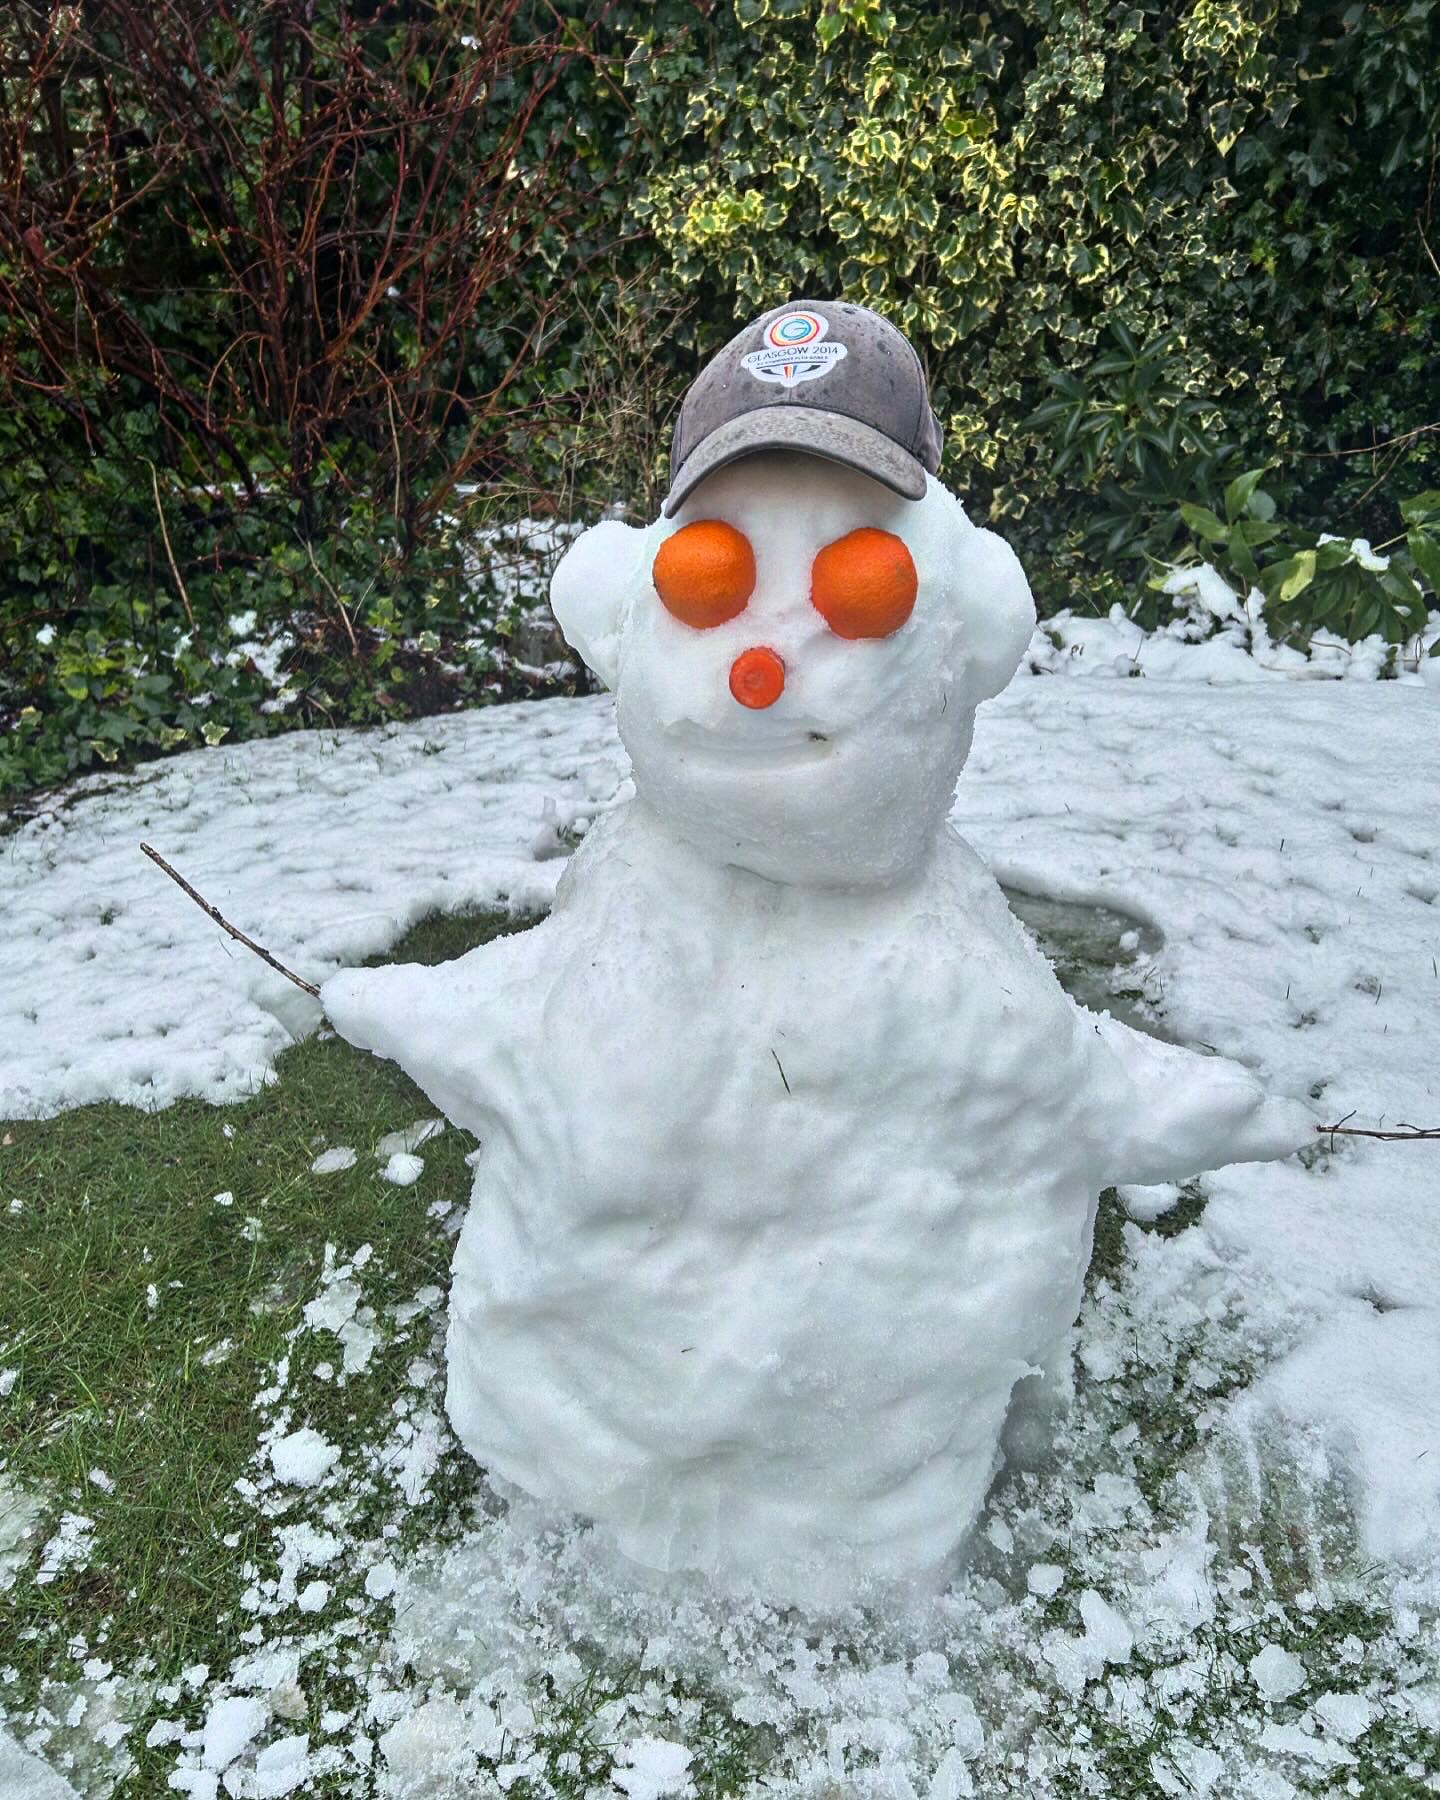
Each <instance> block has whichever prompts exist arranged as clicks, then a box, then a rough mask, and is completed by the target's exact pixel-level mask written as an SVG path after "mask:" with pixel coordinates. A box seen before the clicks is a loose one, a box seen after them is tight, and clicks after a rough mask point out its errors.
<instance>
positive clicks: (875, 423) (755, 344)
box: [664, 300, 941, 518]
mask: <svg viewBox="0 0 1440 1800" xmlns="http://www.w3.org/2000/svg"><path fill="white" fill-rule="evenodd" d="M940 442H941V438H940V421H939V420H938V419H937V418H936V417H935V414H934V413H933V412H932V411H931V410H930V390H929V387H928V385H927V384H926V380H925V371H924V370H923V369H922V368H921V366H920V358H919V357H918V356H917V355H916V354H915V351H914V349H913V348H912V347H911V344H910V340H909V339H908V338H906V337H904V336H903V335H902V334H901V333H900V332H899V331H897V330H896V329H895V327H894V326H893V325H892V324H891V323H890V321H889V320H888V319H882V318H881V317H880V315H879V313H876V312H871V311H870V309H869V307H868V306H854V305H852V304H851V303H850V302H849V301H848V300H792V301H790V302H789V303H788V304H787V305H785V306H776V307H773V308H772V309H771V310H770V311H769V312H767V313H764V314H762V315H761V317H760V318H758V319H756V320H755V321H754V323H753V324H750V325H747V326H746V327H745V329H744V330H743V331H741V332H738V333H737V334H736V335H735V336H734V337H733V338H731V340H730V342H729V343H728V344H727V345H726V346H725V348H724V349H723V350H721V351H720V352H719V353H718V354H717V355H715V356H713V357H712V358H711V359H710V361H709V362H708V363H706V365H705V367H704V368H703V369H702V370H701V371H700V373H699V375H698V376H697V377H696V378H695V381H694V382H693V383H692V385H691V388H690V391H689V393H687V394H686V396H685V399H684V402H683V404H682V405H681V408H680V418H679V420H678V422H677V424H676V426H675V437H674V440H673V442H672V444H671V446H670V492H669V493H668V494H667V495H666V496H665V506H664V512H665V516H666V518H669V517H670V516H671V514H673V513H674V511H675V509H676V508H677V507H678V506H679V505H680V503H681V502H682V501H683V500H684V499H685V497H686V495H687V494H689V493H690V491H691V490H692V489H693V488H694V487H695V485H696V484H697V483H698V482H700V481H703V480H704V479H705V477H706V476H707V475H710V474H713V473H714V471H715V470H716V469H722V468H724V466H725V465H726V463H732V462H735V461H737V460H738V459H739V458H740V457H742V456H752V455H754V453H755V452H756V451H757V450H802V451H805V452H807V453H808V454H809V455H811V456H823V457H825V458H827V459H828V460H829V461H830V462H837V463H844V464H845V465H846V466H847V467H848V468H852V469H859V470H860V471H861V472H862V474H865V475H873V476H874V478H875V479H876V480H877V481H881V482H884V484H885V486H886V487H888V488H891V489H892V490H893V491H894V492H895V493H897V494H901V495H903V496H904V498H905V499H907V500H920V499H923V498H924V494H925V475H926V471H927V470H928V471H929V472H930V474H932V475H933V474H934V473H935V472H936V470H937V469H938V468H939V467H940Z"/></svg>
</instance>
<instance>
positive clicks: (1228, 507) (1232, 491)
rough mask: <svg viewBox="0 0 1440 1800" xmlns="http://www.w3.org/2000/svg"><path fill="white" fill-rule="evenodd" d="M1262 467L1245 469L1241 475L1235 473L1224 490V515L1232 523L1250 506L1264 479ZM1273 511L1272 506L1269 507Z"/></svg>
mask: <svg viewBox="0 0 1440 1800" xmlns="http://www.w3.org/2000/svg"><path fill="white" fill-rule="evenodd" d="M1264 476H1265V471H1264V469H1247V470H1246V472H1245V473H1244V474H1243V475H1237V476H1236V477H1235V479H1234V480H1233V481H1232V482H1231V483H1230V485H1229V487H1227V488H1226V490H1225V517H1226V518H1227V519H1229V520H1230V521H1231V523H1232V524H1233V523H1234V521H1235V520H1236V519H1238V518H1239V517H1240V515H1241V514H1242V513H1244V512H1247V511H1248V510H1249V507H1250V501H1251V498H1252V496H1253V495H1254V493H1255V490H1256V488H1258V487H1259V485H1260V483H1261V481H1262V480H1263V479H1264ZM1271 512H1272V513H1273V512H1274V507H1273V506H1272V507H1271Z"/></svg>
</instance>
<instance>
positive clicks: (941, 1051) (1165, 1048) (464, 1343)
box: [322, 301, 1313, 1606]
mask: <svg viewBox="0 0 1440 1800" xmlns="http://www.w3.org/2000/svg"><path fill="white" fill-rule="evenodd" d="M939 460H940V432H939V427H938V423H937V421H936V420H935V418H934V415H933V414H932V412H931V410H930V404H929V399H928V394H927V390H926V384H925V378H924V374H923V371H922V369H921V367H920V364H919V361H918V359H917V357H916V355H915V353H914V351H913V350H912V348H911V347H910V345H909V343H908V342H907V341H906V340H905V338H904V337H903V336H901V334H900V333H899V332H898V331H897V330H895V329H894V327H893V326H891V325H890V324H888V323H887V322H886V321H885V320H883V319H881V318H880V317H879V316H878V315H876V314H874V313H872V312H870V311H868V310H866V309H865V308H862V307H858V306H853V305H849V304H845V303H839V302H832V301H803V302H796V303H793V304H791V305H789V306H785V307H781V308H779V309H777V310H775V311H772V312H769V313H767V314H765V315H764V317H762V318H761V319H759V320H757V321H756V322H755V323H754V324H752V325H750V326H748V327H747V328H746V329H745V330H744V331H742V332H741V333H740V334H739V335H738V336H737V337H736V338H735V339H733V340H732V342H731V343H730V344H729V345H728V346H727V347H726V348H725V349H724V350H722V351H721V352H720V353H719V354H718V355H717V356H716V357H715V359H714V360H713V361H712V362H711V363H710V364H709V365H708V366H707V367H706V368H705V370H704V371H703V372H702V373H701V375H700V376H699V378H698V379H697V381H696V383H695V385H694V386H693V387H692V389H691V390H690V392H689V394H688V396H687V398H686V400H685V403H684V406H683V408H682V411H681V414H680V418H679V423H678V428H677V431H676V437H675V445H674V454H673V485H672V488H671V491H670V494H669V496H668V498H667V500H666V502H665V507H664V512H663V515H662V516H661V517H660V518H659V519H657V520H656V521H655V522H654V523H653V524H652V525H650V526H648V527H647V528H645V529H634V528H632V527H630V526H627V525H624V524H620V523H615V522H606V523H603V524H600V525H597V526H595V527H594V528H593V529H592V530H590V531H587V532H586V533H585V534H584V535H583V536H582V537H580V538H579V539H578V540H577V541H576V542H575V544H574V546H573V547H572V548H571V550H570V551H569V553H568V554H567V555H566V557H565V558H564V560H563V562H562V563H561V564H560V566H559V568H558V569H557V571H556V574H555V578H554V584H553V589H552V600H553V604H554V609H555V613H556V616H557V617H558V619H559V621H560V623H561V626H562V628H563V630H564V632H565V635H566V637H567V638H568V639H569V641H570V643H571V644H572V645H574V647H575V648H576V649H577V650H578V651H579V653H580V654H581V655H582V656H583V657H584V658H585V660H586V662H587V663H588V664H589V666H590V667H591V668H592V669H593V670H594V671H595V673H596V674H597V675H598V676H599V677H600V678H601V680H602V681H604V682H605V684H606V685H607V686H608V687H610V688H612V689H613V690H614V692H615V696H616V710H617V718H618V724H619V730H620V735H621V738H622V739H623V741H624V744H625V747H626V749H627V751H628V752H629V755H630V759H631V762H632V765H633V770H634V789H635V791H634V797H633V798H632V799H629V800H628V801H626V802H624V803H622V804H620V805H619V806H617V807H616V808H614V809H613V810H612V811H610V812H609V813H608V814H607V815H605V816H604V817H603V819H602V820H601V821H600V822H599V823H598V824H597V825H596V826H595V827H594V828H593V829H592V830H591V832H590V833H589V835H588V836H587V837H586V838H585V840H584V842H583V844H582V846H581V848H580V849H579V850H578V851H577V853H576V854H575V856H574V858H573V860H572V861H571V863H570V865H569V867H568V868H567V870H566V872H565V875H564V877H563V879H562V880H561V883H560V886H559V890H558V892H557V894H556V899H555V905H554V910H553V911H552V912H551V914H550V915H549V916H548V917H547V918H546V919H545V920H544V921H543V922H542V923H541V924H539V925H537V926H535V927H534V928H533V929H532V930H529V931H525V932H522V933H519V934H517V935H514V936H511V937H507V938H504V939H502V940H500V941H498V942H495V943H491V944H487V945H485V946H483V947H482V948H480V949H477V950H475V951H472V952H471V953H470V954H469V955H467V956H464V957H461V958H459V959H458V960H457V961H455V962H452V963H449V964H446V965H442V966H440V967H435V968H428V967H410V966H398V967H389V968H382V969H364V970H349V971H346V972H343V973H341V974H339V975H336V976H335V977H334V978H332V979H331V980H330V981H329V982H328V983H327V985H326V987H325V988H324V990H323V996H322V997H323V1000H324V1004H325V1007H326V1010H327V1012H328V1013H329V1016H330V1018H331V1020H332V1021H333V1022H334V1024H335V1025H336V1027H337V1028H338V1029H339V1030H340V1031H341V1032H342V1033H343V1034H344V1036H345V1037H347V1038H348V1039H349V1040H350V1041H351V1042H353V1043H355V1044H358V1045H361V1046H363V1047H366V1048H368V1049H371V1050H373V1051H375V1052H376V1053H377V1054H379V1055H382V1056H386V1057H390V1058H392V1059H393V1060H395V1061H396V1062H398V1063H400V1064H401V1065H402V1066H403V1067H404V1068H405V1069H406V1070H407V1071H408V1072H409V1074H410V1075H412V1076H413V1077H414V1079H415V1080H416V1081H417V1082H418V1083H419V1084H420V1086H421V1087H422V1088H424V1090H425V1091H426V1093H427V1094H429V1095H430V1096H431V1098H432V1099H433V1100H434V1102H435V1104H436V1105H437V1106H438V1107H440V1108H441V1109H442V1110H443V1111H444V1112H445V1113H446V1114H447V1115H448V1116H449V1117H450V1118H451V1119H453V1120H454V1121H455V1122H456V1123H458V1124H459V1125H461V1126H463V1127H465V1128H466V1129H467V1130H469V1131H471V1132H473V1133H474V1134H475V1135H476V1137H478V1139H479V1140H480V1144H481V1151H480V1155H479V1158H478V1161H477V1165H476V1170H475V1182H474V1193H473V1198H472V1201H471V1205H470V1209H469V1213H468V1216H467V1218H466V1221H465V1224H464V1228H463V1230H462V1232H461V1234H460V1239H459V1243H458V1246H457V1249H456V1254H455V1264H454V1280H453V1286H452V1290H451V1300H450V1324H449V1345H448V1356H449V1374H448V1393H447V1405H448V1409H449V1413H450V1417H451V1420H452V1422H453V1424H454V1427H455V1430H456V1432H457V1433H458V1435H459V1437H460V1439H461V1441H462V1442H463V1443H464V1444H465V1445H466V1447H467V1448H468V1449H469V1450H470V1451H471V1453H472V1454H473V1455H474V1456H475V1458H476V1459H477V1461H478V1462H479V1463H481V1464H482V1465H483V1466H484V1467H485V1468H486V1469H487V1470H489V1471H491V1472H492V1474H493V1475H495V1476H498V1477H500V1478H502V1480H503V1481H504V1482H509V1483H513V1484H516V1485H517V1486H518V1487H519V1488H521V1489H523V1490H525V1492H526V1493H528V1494H530V1495H532V1496H535V1497H537V1498H538V1499H539V1500H541V1501H542V1502H544V1503H546V1504H547V1505H548V1506H551V1507H553V1508H556V1509H559V1510H562V1511H564V1512H567V1513H572V1514H579V1515H581V1516H583V1517H584V1518H586V1519H588V1520H590V1521H592V1522H593V1525H594V1528H595V1530H596V1531H597V1532H598V1533H599V1534H601V1535H602V1536H603V1537H604V1538H605V1539H607V1540H608V1541H609V1542H610V1543H611V1544H613V1545H614V1546H616V1547H618V1549H619V1550H620V1551H621V1552H623V1553H624V1555H625V1556H626V1557H628V1558H630V1559H633V1561H634V1562H637V1563H639V1564H642V1565H645V1566H647V1567H648V1568H650V1569H655V1570H664V1571H674V1570H692V1569H693V1570H701V1571H704V1572H705V1573H706V1574H707V1575H708V1576H709V1577H710V1578H711V1579H712V1580H713V1581H714V1582H716V1583H718V1584H720V1585H722V1586H724V1587H726V1588H729V1589H731V1590H736V1591H739V1590H750V1591H754V1590H756V1589H758V1590H759V1591H761V1592H762V1593H764V1594H766V1595H768V1596H770V1597H772V1598H775V1599H779V1600H782V1601H789V1602H795V1603H800V1604H805V1605H810V1606H824V1605H828V1604H831V1603H834V1602H838V1601H840V1600H843V1599H845V1598H848V1597H853V1596H855V1595H856V1594H858V1593H863V1592H866V1591H870V1592H874V1591H876V1590H877V1586H879V1587H883V1586H884V1585H885V1584H889V1583H895V1582H899V1583H905V1584H915V1583H920V1584H934V1583H936V1582H938V1581H940V1580H943V1578H944V1577H945V1575H946V1572H947V1570H948V1569H949V1568H950V1567H951V1566H953V1561H954V1558H955V1556H956V1554H957V1551H958V1550H959V1548H960V1547H961V1546H962V1545H963V1543H964V1541H965V1538H966V1536H967V1534H968V1533H969V1531H970V1530H971V1528H972V1527H973V1525H974V1523H975V1521H976V1519H977V1517H978V1515H979V1513H980V1511H981V1508H982V1506H983V1504H984V1500H985V1496H986V1492H987V1489H988V1488H989V1486H990V1484H991V1482H992V1481H993V1479H994V1477H995V1475H996V1473H997V1470H998V1468H999V1466H1000V1461H1001V1449H1000V1446H1001V1443H1002V1433H1003V1432H1004V1429H1005V1426H1006V1421H1007V1415H1009V1414H1010V1413H1011V1412H1012V1406H1013V1403H1014V1399H1015V1396H1016V1393H1017V1389H1018V1388H1020V1387H1021V1384H1022V1383H1023V1384H1024V1385H1025V1389H1026V1391H1027V1392H1030V1393H1033V1392H1034V1391H1035V1390H1036V1389H1037V1388H1038V1389H1040V1390H1042V1391H1048V1392H1050V1393H1051V1394H1063V1392H1064V1390H1065V1386H1066V1383H1067V1381H1068V1372H1069V1362H1070V1344H1071V1334H1072V1330H1073V1326H1074V1322H1075V1319H1076V1315H1077V1312H1078V1310H1079V1306H1080V1300H1081V1289H1082V1282H1083V1278H1084V1274H1085V1269H1086V1264H1087V1262H1088V1259H1089V1255H1090V1248H1091V1238H1092V1233H1093V1228H1094V1220H1095V1208H1096V1200H1097V1196H1098V1195H1099V1193H1100V1191H1101V1190H1102V1188H1104V1187H1106V1186H1108V1185H1111V1184H1113V1183H1117V1182H1137V1183H1149V1182H1161V1181H1176V1180H1180V1179H1182V1178H1184V1177H1186V1176H1190V1175H1193V1174H1195V1173H1197V1172H1198V1171H1200V1170H1203V1169H1207V1168H1212V1167H1215V1166H1216V1165H1219V1164H1222V1163H1231V1162H1239V1161H1246V1160H1253V1159H1259V1158H1267V1157H1276V1156H1283V1155H1286V1154H1288V1153H1289V1152H1291V1151H1293V1150H1295V1149H1296V1148H1297V1147H1298V1146H1299V1145H1300V1144H1301V1143H1303V1142H1305V1141H1307V1140H1308V1139H1309V1138H1310V1137H1311V1135H1312V1132H1313V1124H1312V1120H1311V1117H1310V1115H1309V1113H1308V1111H1307V1110H1306V1109H1305V1108H1304V1107H1303V1106H1301V1105H1300V1104H1298V1103H1296V1102H1293V1101H1287V1100H1280V1099H1271V1098H1267V1097H1266V1095H1265V1094H1264V1092H1263V1091H1262V1089H1261V1088H1260V1086H1259V1085H1258V1084H1257V1082H1256V1081H1255V1079H1254V1078H1253V1077H1252V1076H1251V1075H1250V1074H1249V1073H1248V1072H1247V1071H1246V1070H1245V1069H1243V1068H1241V1067H1240V1066H1238V1065H1237V1064H1235V1063H1233V1062H1229V1061H1226V1060H1224V1059H1222V1058H1219V1057H1202V1056H1199V1055H1196V1054H1192V1053H1191V1052H1188V1051H1186V1050H1183V1049H1180V1048H1177V1047H1175V1046H1172V1045H1168V1044H1163V1043H1160V1042H1157V1041H1154V1040H1152V1039H1150V1038H1147V1037H1144V1036H1141V1035H1139V1034H1137V1033H1135V1032H1134V1031H1132V1030H1130V1029H1129V1028H1128V1027H1126V1026H1124V1025H1122V1024H1120V1023H1118V1022H1117V1021H1115V1020H1114V1019H1111V1018H1109V1017H1108V1016H1104V1015H1096V1014H1093V1013H1091V1012H1088V1011H1086V1010H1085V1009H1084V1008H1083V1007H1080V1006H1077V1005H1076V1004H1074V1002H1072V1001H1071V1000H1070V999H1069V997H1068V996H1067V995H1066V994H1065V993H1064V992H1063V991H1062V989H1061V988H1060V986H1059V983H1058V982H1057V980H1056V978H1055V975H1054V973H1053V971H1052V970H1051V968H1050V966H1049V964H1048V963H1047V962H1046V961H1045V959H1044V958H1043V957H1042V956H1041V955H1040V954H1039V953H1038V952H1037V950H1036V949H1035V948H1034V947H1033V945H1032V944H1031V943H1030V941H1029V940H1028V939H1027V937H1026V936H1025V933H1024V932H1023V930H1022V929H1021V927H1020V925H1019V924H1018V923H1017V921H1016V920H1015V918H1014V916H1013V915H1012V914H1011V912H1010V910H1009V908H1008V907H1007V905H1006V902H1005V899H1004V897H1003V895H1002V893H1001V891H1000V888H999V887H998V885H997V884H996V882H995V880H994V878H993V877H992V875H991V874H990V873H989V871H988V870H987V869H986V867H985V865H984V864H983V863H982V862H981V861H980V859H979V858H978V857H977V855H976V854H975V852H974V851H973V850H971V849H970V847H969V846H968V845H967V844H966V843H965V842H964V841H963V840H962V839H961V838H960V837H959V836H957V834H956V833H955V831H954V830H953V828H952V827H951V826H950V825H949V824H948V823H947V817H946V815H947V813H948V811H949V809H950V805H951V801H952V797H953V794H954V789H955V784H956V780H957V778H958V776H959V774H960V771H961V768H962V766H963V764H964V762H965V758H966V755H967V753H968V750H969V747H970V742H971V736H972V730H973V725H974V718H975V710H976V708H977V707H978V706H979V705H980V704H981V702H982V701H984V700H986V699H988V698H990V697H991V696H992V695H994V694H996V693H998V692H999V691H1000V689H1001V688H1003V687H1004V686H1005V684H1006V682H1007V681H1008V680H1009V679H1010V677H1011V675H1012V674H1013V673H1014V671H1015V669H1016V667H1017V665H1018V663H1019V660H1020V657H1021V655H1022V653H1023V652H1024V650H1025V648H1026V646H1027V644H1028V642H1029V638H1030V633H1031V630H1032V628H1033V625H1034V618H1035V615H1034V608H1033V604H1032V601H1031V597H1030V591H1029V588H1028V586H1027V584H1026V580H1025V576H1024V574H1023V572H1022V570H1021V568H1020V564H1019V562H1018V561H1017V559H1016V557H1015V555H1014V554H1013V552H1012V551H1011V550H1010V549H1009V548H1008V546H1007V545H1006V544H1005V543H1004V542H1003V541H1002V540H1001V539H1000V538H998V537H996V536H995V535H994V534H992V533H991V532H988V531H984V530H980V529H978V528H977V527H976V526H975V525H973V524H972V523H971V522H970V520H969V519H968V518H967V517H966V515H965V511H964V508H963V507H962V506H961V504H960V502H959V501H958V500H957V499H956V498H955V497H954V496H953V495H952V494H950V493H948V492H947V491H946V489H945V488H944V487H942V486H941V484H940V483H939V481H938V480H937V479H936V476H935V471H936V469H937V468H938V466H939Z"/></svg>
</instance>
